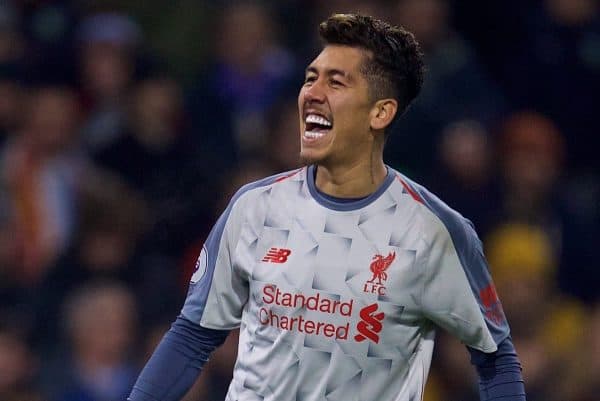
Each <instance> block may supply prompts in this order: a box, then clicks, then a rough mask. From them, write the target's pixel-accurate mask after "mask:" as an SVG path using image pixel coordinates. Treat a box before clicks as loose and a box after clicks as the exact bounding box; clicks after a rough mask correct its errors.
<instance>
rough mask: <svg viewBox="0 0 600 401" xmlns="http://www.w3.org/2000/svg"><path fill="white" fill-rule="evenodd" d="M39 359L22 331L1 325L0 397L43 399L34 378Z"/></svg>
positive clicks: (29, 400) (24, 400)
mask: <svg viewBox="0 0 600 401" xmlns="http://www.w3.org/2000/svg"><path fill="white" fill-rule="evenodd" d="M37 371H38V361H37V360H36V358H35V356H34V355H33V353H32V351H31V349H30V348H29V345H28V344H27V342H26V341H25V339H24V337H23V335H22V333H19V332H18V331H16V330H11V329H9V328H8V327H2V326H0V399H2V400H3V401H42V397H41V394H40V393H39V392H38V390H37V389H36V386H35V384H34V378H35V377H36V375H37Z"/></svg>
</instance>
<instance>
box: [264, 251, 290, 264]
mask: <svg viewBox="0 0 600 401" xmlns="http://www.w3.org/2000/svg"><path fill="white" fill-rule="evenodd" d="M291 253H292V251H291V250H290V249H285V248H271V249H269V250H268V251H267V254H266V255H265V256H264V257H263V258H262V261H263V262H269V263H285V262H287V260H288V256H290V254H291Z"/></svg>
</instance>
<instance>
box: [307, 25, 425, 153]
mask: <svg viewBox="0 0 600 401" xmlns="http://www.w3.org/2000/svg"><path fill="white" fill-rule="evenodd" d="M319 34H320V37H321V40H322V41H323V44H324V47H323V50H322V51H321V53H320V54H319V55H318V56H317V57H316V58H315V59H314V60H313V61H312V63H311V64H310V65H309V66H308V68H307V69H306V76H305V80H304V84H303V86H302V88H301V90H300V94H299V97H298V108H299V112H300V131H301V150H300V155H301V157H302V159H303V160H304V161H305V162H306V163H320V164H330V163H334V164H340V163H341V164H348V163H355V162H357V161H360V160H361V159H362V158H367V159H368V158H371V157H372V154H373V150H374V149H375V150H376V151H377V152H381V153H378V154H379V155H380V157H381V154H382V152H383V143H384V139H385V138H384V135H385V132H386V130H387V129H388V128H389V127H390V125H391V124H392V123H393V122H394V120H395V119H397V118H398V116H400V115H401V114H402V113H403V112H404V111H405V110H406V108H407V107H408V105H409V104H410V103H411V101H412V100H413V99H414V98H415V97H416V96H417V94H418V93H419V91H420V89H421V85H422V82H423V69H424V66H423V56H422V53H421V50H420V48H419V45H418V43H417V42H416V40H415V38H414V36H413V35H412V34H411V33H409V32H407V31H405V30H404V29H402V28H400V27H394V26H391V25H389V24H387V23H385V22H383V21H380V20H377V19H374V18H372V17H368V16H362V15H356V14H335V15H333V16H331V17H330V18H329V19H327V20H326V21H325V22H323V23H321V25H320V26H319Z"/></svg>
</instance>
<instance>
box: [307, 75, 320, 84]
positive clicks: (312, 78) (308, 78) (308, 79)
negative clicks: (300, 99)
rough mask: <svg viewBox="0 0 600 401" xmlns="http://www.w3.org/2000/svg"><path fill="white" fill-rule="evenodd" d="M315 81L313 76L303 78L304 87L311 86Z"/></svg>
mask: <svg viewBox="0 0 600 401" xmlns="http://www.w3.org/2000/svg"><path fill="white" fill-rule="evenodd" d="M316 80H317V77H316V76H315V75H309V76H307V77H306V78H304V85H308V84H312V83H313V82H315V81H316Z"/></svg>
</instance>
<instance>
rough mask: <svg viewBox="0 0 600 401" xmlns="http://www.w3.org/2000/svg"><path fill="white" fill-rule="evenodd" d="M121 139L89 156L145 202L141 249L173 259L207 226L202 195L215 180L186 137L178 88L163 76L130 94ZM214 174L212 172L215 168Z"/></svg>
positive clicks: (207, 200) (208, 207) (207, 152)
mask: <svg viewBox="0 0 600 401" xmlns="http://www.w3.org/2000/svg"><path fill="white" fill-rule="evenodd" d="M130 99H131V100H130V104H129V108H128V115H127V125H126V126H125V127H124V128H125V129H124V131H123V132H124V133H123V135H122V136H121V137H120V138H118V139H117V140H115V141H114V142H113V143H112V144H110V145H109V146H107V147H105V148H104V149H103V150H102V151H99V152H97V153H96V155H95V156H94V159H95V161H96V163H97V164H98V165H100V166H102V167H104V168H108V169H109V170H111V171H113V172H114V173H116V174H118V175H120V176H121V177H122V178H123V179H124V180H125V181H126V182H127V184H129V185H131V186H132V188H134V189H135V190H137V191H138V192H139V193H140V194H141V195H142V196H143V198H144V200H145V201H146V202H148V204H149V207H150V210H151V211H152V215H150V216H148V218H149V219H150V223H151V233H150V235H149V236H148V237H147V238H148V241H150V242H149V243H147V244H146V246H147V247H149V248H150V249H152V250H154V251H156V250H160V251H163V252H165V253H167V254H168V255H171V256H179V255H180V254H181V251H182V250H183V249H184V247H185V246H186V245H187V244H188V243H189V241H190V239H191V238H194V237H195V236H197V235H200V234H203V228H204V225H205V224H208V221H212V217H213V210H212V204H213V203H212V202H214V199H212V198H211V197H210V196H207V194H208V193H210V192H211V191H212V185H211V184H213V183H214V182H215V181H216V178H217V176H214V175H213V174H215V169H214V165H213V162H212V160H213V158H218V157H222V156H221V155H218V154H212V155H211V153H212V152H211V151H212V149H207V148H206V147H205V146H204V144H202V146H201V145H200V144H199V143H200V141H201V139H202V135H204V133H203V132H202V133H200V138H194V137H193V135H192V134H191V133H190V132H189V128H188V127H187V125H186V121H185V118H184V115H183V105H182V102H183V100H182V93H181V88H180V86H179V85H178V84H177V82H176V81H174V80H173V79H172V78H170V77H168V76H156V77H149V78H146V79H144V80H142V81H140V82H139V83H137V84H136V85H135V86H134V87H133V88H132V90H131V96H130ZM216 170H218V169H216Z"/></svg>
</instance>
